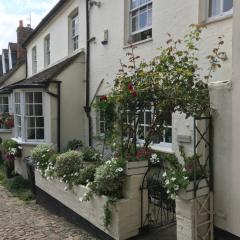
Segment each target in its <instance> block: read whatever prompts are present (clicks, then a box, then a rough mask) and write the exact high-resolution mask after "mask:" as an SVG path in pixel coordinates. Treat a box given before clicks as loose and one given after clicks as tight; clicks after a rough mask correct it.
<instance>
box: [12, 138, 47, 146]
mask: <svg viewBox="0 0 240 240" xmlns="http://www.w3.org/2000/svg"><path fill="white" fill-rule="evenodd" d="M12 140H14V141H16V142H17V143H18V144H20V145H33V146H35V145H39V144H44V143H45V142H44V141H38V142H37V141H36V142H33V141H32V142H30V141H29V142H24V141H22V140H20V139H19V138H12Z"/></svg>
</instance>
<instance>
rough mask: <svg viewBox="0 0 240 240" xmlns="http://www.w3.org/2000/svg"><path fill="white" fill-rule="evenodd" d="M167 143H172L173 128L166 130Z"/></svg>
mask: <svg viewBox="0 0 240 240" xmlns="http://www.w3.org/2000/svg"><path fill="white" fill-rule="evenodd" d="M165 142H166V143H171V142H172V129H171V128H167V129H166V130H165Z"/></svg>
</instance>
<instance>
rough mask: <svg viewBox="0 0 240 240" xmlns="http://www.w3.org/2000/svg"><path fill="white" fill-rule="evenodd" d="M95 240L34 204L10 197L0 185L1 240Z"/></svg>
mask: <svg viewBox="0 0 240 240" xmlns="http://www.w3.org/2000/svg"><path fill="white" fill-rule="evenodd" d="M34 239H41V240H96V238H94V237H92V236H90V235H89V234H88V233H86V232H85V231H83V230H81V229H79V228H77V227H75V226H74V225H72V224H70V223H68V222H66V221H65V220H64V219H62V218H59V217H57V216H55V215H52V214H51V213H49V212H48V211H47V210H45V209H43V208H42V207H40V206H38V205H36V204H35V203H33V202H32V203H25V202H22V201H21V200H19V199H18V198H15V197H11V194H10V193H9V192H7V190H5V189H4V188H3V187H2V186H0V240H34Z"/></svg>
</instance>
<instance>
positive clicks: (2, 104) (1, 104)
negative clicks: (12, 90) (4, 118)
mask: <svg viewBox="0 0 240 240" xmlns="http://www.w3.org/2000/svg"><path fill="white" fill-rule="evenodd" d="M3 98H7V99H8V103H7V104H5V103H3ZM5 105H7V106H8V111H6V112H7V113H10V97H9V95H6V94H2V95H0V112H4V111H1V107H2V106H3V107H4V106H5Z"/></svg>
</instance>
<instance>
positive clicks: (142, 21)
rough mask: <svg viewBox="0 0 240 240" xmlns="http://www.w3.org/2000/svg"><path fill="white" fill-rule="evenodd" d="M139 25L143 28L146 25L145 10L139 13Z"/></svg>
mask: <svg viewBox="0 0 240 240" xmlns="http://www.w3.org/2000/svg"><path fill="white" fill-rule="evenodd" d="M139 25H140V28H145V27H147V25H148V22H147V11H144V12H141V13H140V15H139Z"/></svg>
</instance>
